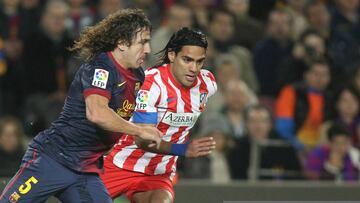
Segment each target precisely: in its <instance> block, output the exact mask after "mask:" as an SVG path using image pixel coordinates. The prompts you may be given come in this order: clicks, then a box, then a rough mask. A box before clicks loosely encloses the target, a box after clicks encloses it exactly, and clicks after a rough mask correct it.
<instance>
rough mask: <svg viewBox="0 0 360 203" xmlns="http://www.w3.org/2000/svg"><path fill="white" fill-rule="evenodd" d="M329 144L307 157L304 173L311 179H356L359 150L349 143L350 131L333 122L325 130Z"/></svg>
mask: <svg viewBox="0 0 360 203" xmlns="http://www.w3.org/2000/svg"><path fill="white" fill-rule="evenodd" d="M327 136H328V140H329V144H326V145H321V146H319V147H318V148H316V149H315V150H314V151H313V152H312V153H311V154H310V155H309V156H308V158H307V161H306V167H305V175H306V176H307V178H309V179H311V180H335V181H358V176H359V156H360V155H359V151H358V150H357V149H355V148H353V147H352V145H351V138H350V137H351V132H350V131H349V130H348V129H347V128H346V127H345V126H343V125H340V124H334V125H332V126H331V127H330V128H329V130H328V132H327Z"/></svg>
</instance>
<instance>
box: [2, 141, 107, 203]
mask: <svg viewBox="0 0 360 203" xmlns="http://www.w3.org/2000/svg"><path fill="white" fill-rule="evenodd" d="M50 196H55V197H57V198H58V199H59V200H60V201H62V202H66V203H82V202H83V203H85V202H86V203H92V202H94V203H111V202H112V200H111V198H110V196H109V193H108V191H107V190H106V188H105V186H104V184H103V183H102V181H101V180H100V178H99V176H98V174H96V173H80V172H76V171H73V170H71V169H68V168H66V167H64V166H63V165H61V164H59V163H58V162H56V161H54V160H53V159H52V158H50V157H49V156H47V155H46V154H44V153H41V152H38V150H37V149H34V148H30V147H29V148H28V150H27V151H26V153H25V155H24V158H23V160H22V165H21V168H20V169H19V171H18V172H17V173H16V174H15V176H14V177H13V178H12V179H11V180H10V181H9V183H8V185H7V186H6V187H5V189H4V191H3V192H2V194H1V196H0V203H9V202H10V203H15V202H18V203H25V202H36V203H38V202H45V201H46V200H47V199H48V198H49V197H50Z"/></svg>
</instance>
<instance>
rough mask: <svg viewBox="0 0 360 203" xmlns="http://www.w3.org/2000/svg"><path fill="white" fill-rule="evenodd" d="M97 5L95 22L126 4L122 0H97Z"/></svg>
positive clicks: (124, 6)
mask: <svg viewBox="0 0 360 203" xmlns="http://www.w3.org/2000/svg"><path fill="white" fill-rule="evenodd" d="M97 7H98V9H97V12H96V16H95V22H99V21H101V20H102V19H104V18H105V17H106V16H108V15H110V14H112V13H114V12H116V11H117V10H119V9H121V8H126V4H125V2H124V1H123V0H99V2H98V6H97Z"/></svg>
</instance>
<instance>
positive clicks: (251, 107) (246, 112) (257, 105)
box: [244, 104, 273, 122]
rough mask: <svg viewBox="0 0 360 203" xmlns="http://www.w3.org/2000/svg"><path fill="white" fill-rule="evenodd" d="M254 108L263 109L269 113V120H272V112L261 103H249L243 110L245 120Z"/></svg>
mask: <svg viewBox="0 0 360 203" xmlns="http://www.w3.org/2000/svg"><path fill="white" fill-rule="evenodd" d="M254 110H258V111H259V110H264V111H266V112H267V113H268V114H269V119H270V122H272V121H273V116H272V113H271V111H270V109H269V108H268V107H267V106H265V105H263V104H254V105H250V106H249V107H247V108H246V109H245V110H244V120H245V121H248V120H249V116H250V112H251V111H254Z"/></svg>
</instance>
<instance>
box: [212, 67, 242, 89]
mask: <svg viewBox="0 0 360 203" xmlns="http://www.w3.org/2000/svg"><path fill="white" fill-rule="evenodd" d="M216 74H217V77H216V80H217V82H218V83H219V87H220V88H225V87H226V85H227V83H228V82H229V81H232V80H240V76H239V70H238V69H237V68H236V67H235V64H233V63H226V62H225V63H222V64H221V65H220V66H217V68H216Z"/></svg>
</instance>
